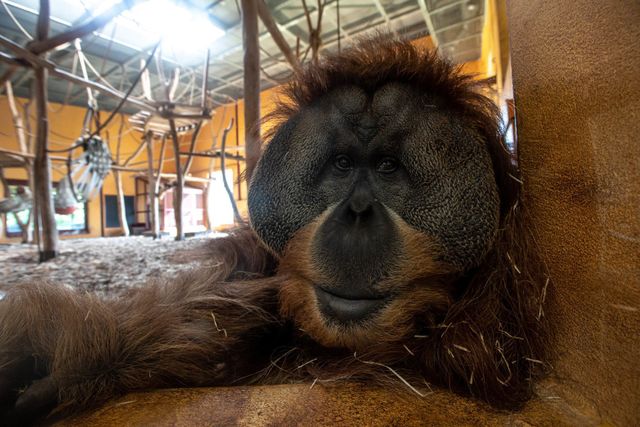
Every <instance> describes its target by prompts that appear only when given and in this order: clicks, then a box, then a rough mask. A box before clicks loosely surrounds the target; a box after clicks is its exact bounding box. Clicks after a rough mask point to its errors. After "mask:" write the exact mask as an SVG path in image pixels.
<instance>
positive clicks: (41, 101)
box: [33, 0, 58, 262]
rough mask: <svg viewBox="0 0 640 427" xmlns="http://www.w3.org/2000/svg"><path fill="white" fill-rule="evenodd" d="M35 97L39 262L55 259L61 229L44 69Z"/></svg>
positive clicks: (42, 29) (45, 12)
mask: <svg viewBox="0 0 640 427" xmlns="http://www.w3.org/2000/svg"><path fill="white" fill-rule="evenodd" d="M49 14H50V8H49V0H40V14H39V15H38V25H37V28H36V40H44V39H46V37H47V34H48V33H49ZM34 71H35V85H34V88H35V91H34V92H35V98H36V124H37V126H36V150H35V161H34V164H33V178H34V187H35V188H34V189H35V194H34V195H33V196H34V198H35V199H37V205H38V211H39V212H38V213H37V215H38V216H39V218H40V225H41V226H42V229H41V231H42V247H41V248H40V251H39V253H40V262H43V261H47V260H49V259H51V258H54V257H55V256H56V254H57V252H58V228H57V227H56V219H55V213H54V211H53V198H52V192H51V161H50V160H49V155H48V153H47V145H48V138H49V128H48V118H47V77H48V76H47V70H46V69H45V68H43V67H36V68H35V70H34Z"/></svg>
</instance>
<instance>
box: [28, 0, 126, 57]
mask: <svg viewBox="0 0 640 427" xmlns="http://www.w3.org/2000/svg"><path fill="white" fill-rule="evenodd" d="M40 4H41V5H42V2H40ZM134 4H135V1H133V0H124V1H122V2H120V3H117V4H115V5H113V6H112V7H111V8H110V9H108V10H106V11H104V12H103V13H101V14H100V15H98V16H96V17H94V18H93V19H91V20H89V21H88V22H87V23H86V24H83V25H80V26H78V27H75V28H70V29H69V30H67V31H65V32H62V33H60V34H57V35H55V36H53V37H51V38H47V37H46V36H45V37H43V38H36V40H34V41H33V42H31V43H29V44H28V47H29V50H30V51H31V52H33V53H35V54H41V53H45V52H48V51H50V50H51V49H55V48H56V47H58V46H61V45H63V44H65V43H70V42H72V41H74V40H75V39H79V38H82V37H84V36H86V35H88V34H91V33H93V32H94V31H96V30H99V29H100V28H102V27H104V26H105V25H107V24H108V23H109V21H111V20H112V19H113V18H115V17H116V16H118V15H119V14H121V13H122V12H123V11H125V10H127V9H129V8H131V7H132V6H133V5H134ZM47 33H48V28H47Z"/></svg>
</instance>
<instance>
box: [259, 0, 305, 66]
mask: <svg viewBox="0 0 640 427" xmlns="http://www.w3.org/2000/svg"><path fill="white" fill-rule="evenodd" d="M256 3H257V6H258V15H259V16H260V19H261V20H262V23H263V24H264V26H265V27H266V28H267V30H268V31H269V34H271V37H272V38H273V41H274V42H275V43H276V45H277V46H278V47H279V48H280V51H281V52H282V54H283V55H284V57H285V58H286V59H287V62H288V63H289V64H290V65H291V67H292V68H293V69H294V70H299V69H300V61H299V60H298V58H297V57H296V56H295V54H294V53H293V51H292V50H291V47H290V46H289V43H287V41H286V40H285V38H284V36H283V35H282V33H281V32H280V29H279V26H278V23H277V22H276V21H275V19H273V16H272V15H271V12H269V9H268V8H267V5H266V4H265V3H264V1H263V0H256Z"/></svg>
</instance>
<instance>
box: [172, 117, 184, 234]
mask: <svg viewBox="0 0 640 427" xmlns="http://www.w3.org/2000/svg"><path fill="white" fill-rule="evenodd" d="M169 128H170V129H171V131H170V134H171V139H172V140H173V156H174V158H175V161H176V186H175V187H174V189H173V213H174V216H175V219H176V240H184V230H183V229H182V192H183V190H184V175H183V174H182V166H180V141H179V140H178V132H177V130H176V122H175V121H174V120H173V119H169Z"/></svg>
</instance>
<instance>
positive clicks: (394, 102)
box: [312, 82, 429, 130]
mask: <svg viewBox="0 0 640 427" xmlns="http://www.w3.org/2000/svg"><path fill="white" fill-rule="evenodd" d="M428 98H429V96H428V94H424V93H420V92H419V91H416V90H415V89H414V88H412V87H411V86H409V85H407V84H404V83H398V82H390V83H387V84H385V85H383V86H381V87H379V88H377V89H375V90H365V89H364V88H362V87H359V86H356V85H345V86H340V87H337V88H335V89H333V90H331V91H330V92H328V93H326V94H325V95H323V96H322V97H320V98H319V99H318V100H317V101H316V102H315V103H314V105H313V106H312V110H314V112H316V113H317V112H320V113H321V114H322V115H323V116H325V118H326V119H328V120H331V121H332V122H333V123H340V122H342V121H346V122H349V123H351V124H352V125H359V126H361V127H364V128H370V127H376V128H378V130H380V128H382V127H385V126H388V125H392V124H397V125H406V124H408V123H407V122H409V121H411V120H412V119H413V118H415V117H416V116H417V114H416V113H419V112H420V110H421V109H422V107H425V106H427V104H428V102H425V100H426V99H428Z"/></svg>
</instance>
